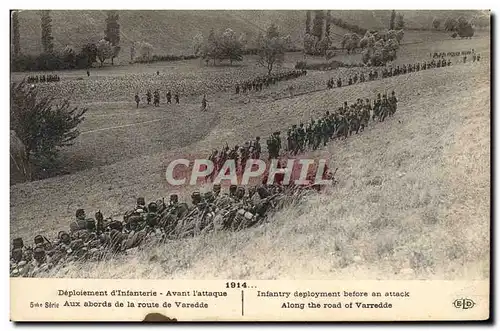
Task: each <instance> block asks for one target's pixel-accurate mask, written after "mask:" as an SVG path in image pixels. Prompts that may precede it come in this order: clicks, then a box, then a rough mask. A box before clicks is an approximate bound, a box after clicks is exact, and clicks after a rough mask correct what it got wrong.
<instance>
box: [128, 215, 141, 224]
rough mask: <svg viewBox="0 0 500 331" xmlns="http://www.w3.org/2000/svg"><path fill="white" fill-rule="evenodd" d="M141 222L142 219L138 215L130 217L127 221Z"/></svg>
mask: <svg viewBox="0 0 500 331" xmlns="http://www.w3.org/2000/svg"><path fill="white" fill-rule="evenodd" d="M141 221H142V217H141V216H138V215H133V216H130V217H129V219H128V223H135V224H137V223H139V222H141Z"/></svg>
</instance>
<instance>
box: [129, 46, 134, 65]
mask: <svg viewBox="0 0 500 331" xmlns="http://www.w3.org/2000/svg"><path fill="white" fill-rule="evenodd" d="M134 59H135V43H133V44H132V46H130V62H134Z"/></svg>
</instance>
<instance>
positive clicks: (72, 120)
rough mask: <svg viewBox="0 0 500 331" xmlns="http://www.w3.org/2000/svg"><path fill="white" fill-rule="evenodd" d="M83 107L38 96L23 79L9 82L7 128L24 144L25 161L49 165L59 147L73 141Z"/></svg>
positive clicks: (82, 115) (77, 132)
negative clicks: (9, 102)
mask: <svg viewBox="0 0 500 331" xmlns="http://www.w3.org/2000/svg"><path fill="white" fill-rule="evenodd" d="M86 111H87V109H86V108H83V109H78V107H71V105H70V103H69V102H68V101H67V100H64V101H62V102H61V103H59V104H56V102H55V99H54V98H52V97H47V96H39V95H38V93H37V89H36V88H31V87H30V86H28V85H27V84H26V83H25V82H24V81H23V82H21V83H18V84H12V85H11V109H10V129H11V130H12V131H14V132H15V134H16V136H17V137H18V138H19V140H20V141H21V142H22V144H23V145H24V148H25V153H24V154H25V157H26V159H27V162H28V163H29V164H32V165H35V166H37V167H38V168H40V166H43V167H46V166H50V165H52V164H53V162H54V161H55V160H56V158H57V156H58V152H59V150H60V148H62V147H65V146H70V145H72V144H73V142H74V140H75V139H76V138H77V137H78V135H79V134H80V132H79V131H78V125H79V124H80V123H82V122H83V120H84V119H85V117H84V114H85V112H86Z"/></svg>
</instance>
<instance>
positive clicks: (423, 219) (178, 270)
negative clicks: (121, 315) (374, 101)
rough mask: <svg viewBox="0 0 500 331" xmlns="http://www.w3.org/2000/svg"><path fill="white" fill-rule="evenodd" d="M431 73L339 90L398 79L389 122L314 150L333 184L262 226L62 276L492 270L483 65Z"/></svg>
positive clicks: (358, 275)
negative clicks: (326, 159)
mask: <svg viewBox="0 0 500 331" xmlns="http://www.w3.org/2000/svg"><path fill="white" fill-rule="evenodd" d="M437 71H439V74H436V72H434V71H425V72H419V73H416V74H412V77H413V78H412V79H411V80H408V79H406V78H405V77H404V76H400V77H394V78H391V79H388V80H384V81H378V82H371V83H367V84H365V85H364V86H363V89H359V88H357V89H354V88H345V89H344V90H342V91H341V92H339V93H341V94H342V96H341V97H348V96H359V97H364V96H368V95H371V93H372V91H376V90H377V89H380V88H381V87H382V86H384V87H387V88H389V89H396V91H397V93H398V95H399V97H400V106H399V111H398V113H397V114H396V115H395V117H394V118H391V119H390V120H389V121H387V122H385V123H378V124H376V125H374V124H372V125H370V128H369V129H368V130H367V131H366V132H364V133H363V134H361V135H359V136H355V137H351V138H350V139H348V140H346V141H345V142H336V143H334V144H332V145H330V146H329V147H327V148H325V149H324V150H322V151H319V152H317V153H316V155H318V156H319V155H324V156H325V155H333V159H332V163H333V165H334V166H335V167H339V169H340V170H339V174H338V175H339V176H338V177H339V181H340V182H339V185H338V186H337V187H335V188H333V189H332V191H330V192H328V194H326V195H323V196H316V197H312V198H311V199H310V200H308V201H307V202H306V203H305V204H304V205H302V206H300V207H297V208H295V209H291V210H286V211H283V212H280V213H278V214H277V215H275V217H273V218H272V219H271V220H270V224H267V225H265V226H263V227H260V228H255V229H250V230H248V231H242V232H239V233H214V234H209V235H207V236H203V237H200V238H195V239H188V240H184V241H182V242H172V243H167V244H165V245H162V246H158V247H153V248H151V249H147V250H144V251H140V252H136V253H132V254H131V255H129V256H128V257H124V258H122V259H118V260H114V261H109V262H104V263H99V264H97V263H92V264H88V265H86V266H85V267H84V268H81V267H80V266H78V265H76V266H70V267H69V268H68V269H67V270H65V271H61V272H59V273H58V274H57V276H59V277H101V278H117V277H120V278H122V277H124V278H162V279H165V278H184V279H206V278H215V279H223V278H231V279H320V278H321V279H325V278H328V279H353V278H355V279H415V278H417V279H420V278H422V279H429V278H430V279H485V278H487V277H488V272H489V267H488V263H489V253H490V251H489V230H490V229H489V221H490V215H489V210H490V205H489V203H490V202H489V192H490V177H489V172H490V168H489V157H490V154H489V145H490V131H489V128H490V127H489V114H490V108H489V105H490V104H489V102H490V94H489V93H490V92H489V91H490V88H489V65H488V63H486V62H483V63H482V64H481V65H472V64H471V65H468V66H457V67H447V68H441V69H437ZM354 92H355V93H354ZM464 95H467V98H464V97H463V96H464ZM338 101H339V100H338V99H337V96H336V95H335V94H334V93H331V92H329V91H327V92H319V93H317V94H315V97H314V98H311V96H310V95H306V96H303V97H298V98H297V100H295V102H296V103H298V104H299V105H300V107H296V109H297V110H294V114H293V117H294V118H298V117H300V113H302V116H304V115H305V114H306V113H309V112H322V111H324V109H325V107H328V105H329V104H331V103H332V102H333V103H336V102H338ZM288 102H289V101H288V100H287V101H283V102H278V103H276V104H273V105H272V107H273V108H283V107H286V106H287V104H288ZM287 109H288V108H287ZM274 120H275V119H274Z"/></svg>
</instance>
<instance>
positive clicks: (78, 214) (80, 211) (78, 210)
mask: <svg viewBox="0 0 500 331" xmlns="http://www.w3.org/2000/svg"><path fill="white" fill-rule="evenodd" d="M83 215H85V210H83V209H82V208H79V209H77V210H76V217H80V216H83Z"/></svg>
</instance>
